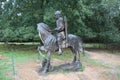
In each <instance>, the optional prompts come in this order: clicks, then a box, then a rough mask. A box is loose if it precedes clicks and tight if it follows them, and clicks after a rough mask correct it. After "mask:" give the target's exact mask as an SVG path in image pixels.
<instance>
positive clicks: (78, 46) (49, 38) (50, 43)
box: [37, 23, 83, 73]
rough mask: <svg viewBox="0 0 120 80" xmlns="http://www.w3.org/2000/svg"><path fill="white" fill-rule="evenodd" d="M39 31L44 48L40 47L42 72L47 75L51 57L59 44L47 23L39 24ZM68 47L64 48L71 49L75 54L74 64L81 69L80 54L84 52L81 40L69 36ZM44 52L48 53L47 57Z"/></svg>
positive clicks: (71, 35) (74, 36)
mask: <svg viewBox="0 0 120 80" xmlns="http://www.w3.org/2000/svg"><path fill="white" fill-rule="evenodd" d="M37 31H38V33H39V37H40V39H41V41H42V43H43V46H38V52H39V54H40V55H41V56H42V58H43V60H42V68H41V70H42V72H43V73H46V72H48V71H50V69H51V63H50V61H51V56H52V53H54V52H55V51H57V50H58V44H57V39H56V36H55V35H53V34H52V32H51V31H52V30H51V29H50V28H49V26H48V25H47V24H45V23H38V24H37ZM65 44H66V46H63V48H70V50H71V51H72V53H73V56H74V57H73V61H72V63H76V62H77V66H78V67H81V66H82V64H81V62H80V52H83V46H82V41H81V39H80V38H79V37H78V36H76V35H73V34H68V35H67V42H65ZM42 50H44V51H45V52H46V53H47V57H46V56H45V55H43V54H42Z"/></svg>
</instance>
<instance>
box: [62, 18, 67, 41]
mask: <svg viewBox="0 0 120 80" xmlns="http://www.w3.org/2000/svg"><path fill="white" fill-rule="evenodd" d="M63 19H64V26H65V39H66V41H67V35H68V34H67V33H68V32H67V30H68V29H67V27H68V24H67V18H66V16H64V18H63Z"/></svg>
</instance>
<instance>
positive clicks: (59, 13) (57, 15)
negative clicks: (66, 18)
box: [54, 11, 61, 19]
mask: <svg viewBox="0 0 120 80" xmlns="http://www.w3.org/2000/svg"><path fill="white" fill-rule="evenodd" d="M54 15H55V18H56V19H58V18H59V17H60V16H61V11H55V13H54Z"/></svg>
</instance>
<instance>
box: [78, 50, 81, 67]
mask: <svg viewBox="0 0 120 80" xmlns="http://www.w3.org/2000/svg"><path fill="white" fill-rule="evenodd" d="M77 57H78V64H77V67H78V68H79V67H81V66H82V64H81V61H80V52H79V51H77Z"/></svg>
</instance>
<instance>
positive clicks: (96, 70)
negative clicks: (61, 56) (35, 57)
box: [16, 50, 120, 80]
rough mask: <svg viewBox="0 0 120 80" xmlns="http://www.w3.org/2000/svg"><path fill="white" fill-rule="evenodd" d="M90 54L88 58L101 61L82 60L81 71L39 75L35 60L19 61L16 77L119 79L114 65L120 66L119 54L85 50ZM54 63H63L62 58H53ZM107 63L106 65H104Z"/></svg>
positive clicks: (28, 79)
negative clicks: (82, 66)
mask: <svg viewBox="0 0 120 80" xmlns="http://www.w3.org/2000/svg"><path fill="white" fill-rule="evenodd" d="M87 54H88V55H90V56H89V58H90V60H94V61H99V62H100V63H103V64H101V65H96V64H94V63H92V64H91V63H89V62H86V61H83V62H82V64H83V65H84V66H85V70H84V71H83V72H81V71H79V72H72V71H71V72H67V73H63V72H58V73H51V74H48V75H45V76H39V75H38V74H37V72H36V71H35V69H36V68H37V67H38V66H39V64H38V63H37V62H36V61H31V62H26V63H19V64H17V65H16V66H17V77H18V79H19V80H120V78H119V79H118V77H117V74H118V73H120V69H117V68H116V67H118V66H120V56H119V55H115V54H110V53H108V52H107V51H101V50H93V51H87ZM53 63H54V65H55V64H56V65H57V64H58V63H60V64H63V63H65V62H64V61H62V60H57V59H54V60H53ZM104 65H107V66H108V67H106V66H104Z"/></svg>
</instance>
